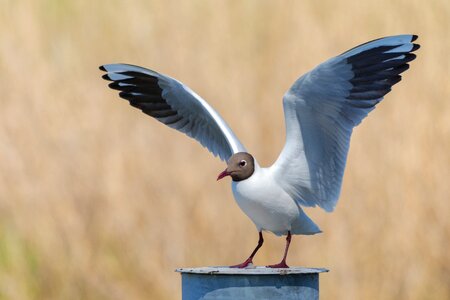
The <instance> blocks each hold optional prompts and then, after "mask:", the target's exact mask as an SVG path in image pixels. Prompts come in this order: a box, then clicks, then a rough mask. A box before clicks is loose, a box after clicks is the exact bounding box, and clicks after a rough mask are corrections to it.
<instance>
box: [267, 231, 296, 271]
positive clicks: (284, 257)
mask: <svg viewBox="0 0 450 300" xmlns="http://www.w3.org/2000/svg"><path fill="white" fill-rule="evenodd" d="M290 244H291V232H290V231H288V234H287V237H286V249H285V250H284V256H283V259H282V260H281V262H280V263H279V264H276V265H270V266H267V267H268V268H289V266H288V265H287V264H286V256H287V254H288V250H289V245H290Z"/></svg>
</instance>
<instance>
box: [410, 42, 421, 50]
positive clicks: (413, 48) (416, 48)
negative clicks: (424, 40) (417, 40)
mask: <svg viewBox="0 0 450 300" xmlns="http://www.w3.org/2000/svg"><path fill="white" fill-rule="evenodd" d="M418 49H420V45H419V44H413V47H412V49H411V51H409V52H414V51H416V50H418Z"/></svg>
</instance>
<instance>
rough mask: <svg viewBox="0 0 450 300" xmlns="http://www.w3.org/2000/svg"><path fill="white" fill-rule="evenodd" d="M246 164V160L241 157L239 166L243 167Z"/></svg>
mask: <svg viewBox="0 0 450 300" xmlns="http://www.w3.org/2000/svg"><path fill="white" fill-rule="evenodd" d="M246 165H247V162H246V161H245V160H244V159H243V160H241V161H240V162H239V166H240V167H245V166H246Z"/></svg>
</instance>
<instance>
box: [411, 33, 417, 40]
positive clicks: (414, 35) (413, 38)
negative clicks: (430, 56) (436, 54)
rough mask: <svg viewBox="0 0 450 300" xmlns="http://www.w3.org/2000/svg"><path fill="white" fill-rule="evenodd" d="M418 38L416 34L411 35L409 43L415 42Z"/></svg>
mask: <svg viewBox="0 0 450 300" xmlns="http://www.w3.org/2000/svg"><path fill="white" fill-rule="evenodd" d="M418 38H419V36H418V35H417V34H413V35H412V36H411V42H414V41H415V40H417V39H418Z"/></svg>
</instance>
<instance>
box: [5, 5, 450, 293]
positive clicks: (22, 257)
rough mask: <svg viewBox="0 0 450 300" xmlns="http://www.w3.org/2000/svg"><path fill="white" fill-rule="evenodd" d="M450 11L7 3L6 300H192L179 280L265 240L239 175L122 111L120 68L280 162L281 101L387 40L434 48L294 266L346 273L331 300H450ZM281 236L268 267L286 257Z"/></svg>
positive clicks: (358, 133)
mask: <svg viewBox="0 0 450 300" xmlns="http://www.w3.org/2000/svg"><path fill="white" fill-rule="evenodd" d="M449 20H450V2H449V1H448V0H441V1H438V0H436V1H418V0H415V1H388V0H380V1H373V2H371V1H360V2H355V1H331V0H327V1H320V4H319V1H275V0H273V1H260V0H253V1H153V2H150V3H149V1H144V0H141V1H118V0H116V1H112V0H110V1H62V0H47V1H31V0H28V1H26V0H23V1H13V0H2V1H1V2H0V25H1V26H0V37H1V42H0V67H1V72H0V82H2V85H1V86H2V97H1V98H0V104H1V110H0V155H1V159H0V169H1V173H0V299H179V298H180V292H181V291H180V284H179V282H180V278H179V275H178V274H176V273H174V272H173V270H174V269H175V268H176V267H180V266H202V265H226V264H232V263H236V262H238V261H239V260H242V259H243V258H244V257H245V256H246V255H248V252H249V251H250V250H251V249H252V247H253V246H254V244H255V243H256V240H257V233H256V231H255V229H254V226H253V225H252V223H251V222H250V220H249V219H247V217H246V216H244V214H243V213H241V212H240V210H239V209H238V207H237V206H236V205H235V203H234V200H233V199H232V195H231V191H230V188H229V184H227V183H225V182H221V183H220V184H217V183H216V182H215V176H216V175H217V173H218V172H219V171H221V170H222V169H223V168H224V165H223V163H221V162H220V161H219V160H217V159H214V158H213V157H212V156H210V155H208V154H207V152H206V151H205V150H204V149H202V148H201V147H200V146H199V145H198V144H197V143H196V142H195V141H191V140H189V139H188V138H186V137H184V136H182V135H180V134H179V133H177V132H174V131H172V130H168V129H167V128H164V126H163V125H161V124H159V123H157V122H155V121H154V120H151V119H150V118H149V117H147V116H145V115H144V114H141V113H139V112H138V111H137V110H135V109H132V108H131V107H129V106H128V105H126V103H124V102H123V101H121V100H119V99H118V97H117V95H116V93H114V92H112V91H110V90H109V89H108V88H107V87H106V84H105V82H104V81H103V80H101V78H100V75H101V74H100V73H101V72H100V71H98V69H97V67H98V65H100V64H103V63H111V62H128V63H133V64H138V65H142V66H148V67H150V68H153V69H155V70H158V71H160V72H163V73H167V74H170V75H172V76H174V77H175V78H178V79H179V80H181V81H183V82H185V83H186V84H188V85H189V86H190V87H191V88H193V89H194V90H195V91H197V92H198V93H199V94H200V95H202V96H203V97H204V98H205V99H207V100H208V101H209V102H210V103H211V104H212V105H213V106H214V107H215V108H216V109H217V110H218V111H219V112H220V113H221V114H222V116H223V117H224V118H225V119H226V120H228V122H229V123H230V125H231V126H232V128H234V130H235V132H236V133H237V135H238V136H239V137H241V140H242V141H243V143H244V144H245V145H246V146H247V148H248V149H249V150H250V151H251V152H252V153H253V154H255V156H256V157H258V160H259V162H260V163H261V164H262V165H269V164H271V163H272V162H273V161H274V160H275V159H276V157H277V155H278V153H279V151H280V149H281V148H282V145H283V142H284V125H283V114H282V108H281V98H282V95H283V94H284V92H285V91H286V90H287V89H288V88H289V86H290V85H291V84H292V83H293V81H294V80H295V79H296V78H297V77H299V76H300V75H301V74H303V73H304V72H306V71H308V70H309V69H311V68H313V67H314V66H315V65H317V64H318V63H320V62H322V61H324V60H325V59H327V58H329V57H331V56H333V55H336V54H339V53H341V52H343V51H345V50H347V49H348V48H351V47H353V46H355V45H357V44H359V43H363V42H365V41H367V40H370V39H374V38H377V37H380V36H386V35H392V34H399V33H415V34H418V35H419V36H420V38H419V42H420V43H421V44H422V48H421V49H420V51H418V58H417V60H416V61H414V62H413V63H412V67H411V70H410V71H408V72H407V73H406V74H405V76H404V81H402V82H401V83H400V84H399V85H398V86H396V87H395V88H394V91H393V92H392V93H390V94H389V95H388V96H387V99H386V100H385V101H384V102H383V103H382V104H381V105H380V106H379V107H378V108H377V109H376V110H375V111H374V112H373V113H371V115H370V116H369V118H368V119H367V120H365V121H364V122H363V124H362V125H361V126H359V127H358V128H357V129H356V130H355V133H354V136H353V141H352V146H351V150H350V154H349V159H348V165H347V170H346V174H345V179H344V186H343V192H342V196H341V200H340V202H339V204H338V206H337V209H336V211H335V212H334V213H333V214H327V213H324V212H322V211H320V210H318V209H312V210H308V212H310V214H311V216H312V217H313V218H314V219H315V220H316V222H317V223H318V224H319V225H320V226H321V228H322V230H323V231H324V233H323V234H321V235H317V236H313V237H295V238H294V242H293V245H292V249H291V253H290V258H289V262H290V263H291V264H292V265H303V266H319V267H328V268H330V269H331V273H329V274H325V275H323V276H322V278H321V288H322V291H321V292H322V296H323V297H324V298H325V299H448V298H450V268H449V266H450V255H449V253H450V252H449V240H450V215H449V212H450V204H449V203H450V202H449V195H450V184H449V178H450V174H449V173H450V168H449V166H450V154H449V153H450V118H449V114H450V104H449V95H450V84H449V70H450V59H449V57H448V55H449V54H450V21H449ZM266 236H267V243H266V245H265V246H264V248H263V249H262V251H261V253H260V254H259V255H258V256H257V258H256V263H257V264H261V265H263V264H268V263H273V262H276V261H278V260H279V258H280V256H281V254H282V249H283V247H284V240H282V239H279V238H275V237H273V236H271V235H266Z"/></svg>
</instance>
